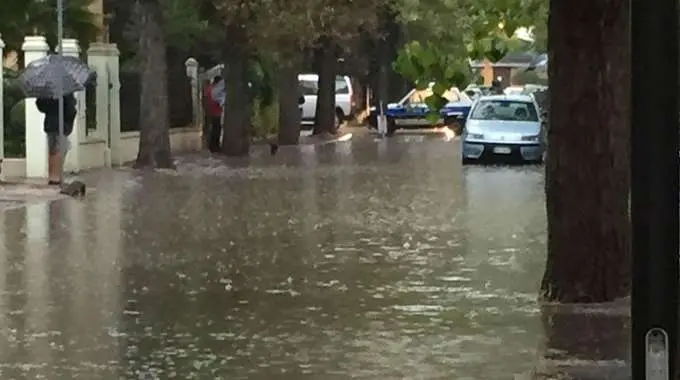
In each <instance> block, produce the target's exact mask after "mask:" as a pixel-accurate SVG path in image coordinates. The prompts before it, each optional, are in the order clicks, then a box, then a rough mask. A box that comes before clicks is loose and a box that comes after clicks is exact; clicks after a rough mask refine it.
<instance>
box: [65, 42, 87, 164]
mask: <svg viewBox="0 0 680 380" xmlns="http://www.w3.org/2000/svg"><path fill="white" fill-rule="evenodd" d="M62 44H63V46H64V55H67V56H71V57H80V45H79V44H78V40H76V39H73V38H64V39H63V41H62ZM74 95H75V97H76V102H77V109H78V113H77V114H76V119H75V121H74V123H73V132H72V133H71V135H69V136H68V139H69V142H70V143H71V150H70V151H69V152H68V154H67V155H66V162H65V163H64V171H68V172H76V173H77V172H79V171H80V170H81V168H82V164H81V163H80V160H81V158H82V155H81V152H80V145H81V144H80V143H81V142H82V141H83V140H84V139H85V136H86V133H87V132H86V128H87V118H86V116H85V112H86V109H85V108H86V104H87V103H86V98H85V96H86V95H85V91H79V92H77V93H75V94H74Z"/></svg>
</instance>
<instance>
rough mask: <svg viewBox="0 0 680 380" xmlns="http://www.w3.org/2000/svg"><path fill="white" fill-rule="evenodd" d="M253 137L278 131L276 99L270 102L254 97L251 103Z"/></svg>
mask: <svg viewBox="0 0 680 380" xmlns="http://www.w3.org/2000/svg"><path fill="white" fill-rule="evenodd" d="M251 124H252V125H253V132H252V133H253V136H252V137H254V138H264V137H267V136H269V135H272V134H275V133H277V132H278V131H279V103H278V101H277V100H276V99H273V101H272V102H261V101H260V99H258V98H256V99H255V102H254V104H253V114H252V119H251Z"/></svg>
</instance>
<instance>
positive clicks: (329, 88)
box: [314, 37, 337, 135]
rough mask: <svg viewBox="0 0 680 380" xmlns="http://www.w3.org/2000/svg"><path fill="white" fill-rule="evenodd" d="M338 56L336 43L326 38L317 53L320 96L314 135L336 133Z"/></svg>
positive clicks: (318, 97)
mask: <svg viewBox="0 0 680 380" xmlns="http://www.w3.org/2000/svg"><path fill="white" fill-rule="evenodd" d="M336 60H337V55H336V51H335V43H334V42H333V40H331V39H330V38H327V37H324V38H323V39H322V41H321V46H319V48H318V49H317V51H316V61H317V66H318V68H319V94H318V96H317V100H316V122H315V124H314V134H315V135H316V134H319V133H323V132H329V133H334V132H335V127H336V125H335V65H336V63H337V62H336Z"/></svg>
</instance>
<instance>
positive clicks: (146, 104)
mask: <svg viewBox="0 0 680 380" xmlns="http://www.w3.org/2000/svg"><path fill="white" fill-rule="evenodd" d="M136 8H137V12H138V17H139V21H140V24H139V25H141V30H140V34H139V51H143V52H144V54H142V55H141V58H142V64H141V67H142V71H141V76H142V79H143V80H142V89H141V95H140V103H141V128H140V132H139V152H138V153H137V161H136V162H135V167H136V168H173V167H174V163H173V159H172V154H171V152H170V121H169V112H168V90H167V89H168V83H167V81H168V77H167V57H166V44H165V35H164V33H163V29H162V27H161V22H162V17H163V13H162V10H161V7H160V4H159V3H158V2H157V1H153V0H148V1H140V2H138V3H137V5H136Z"/></svg>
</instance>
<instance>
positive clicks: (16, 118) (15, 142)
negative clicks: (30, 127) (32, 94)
mask: <svg viewBox="0 0 680 380" xmlns="http://www.w3.org/2000/svg"><path fill="white" fill-rule="evenodd" d="M18 77H19V72H17V71H15V70H10V69H7V68H5V70H4V77H3V78H2V79H3V81H2V85H3V86H4V87H3V90H4V91H3V99H2V104H3V116H4V120H3V121H4V127H5V136H4V137H5V156H6V157H23V156H25V153H26V135H25V131H26V121H25V118H24V104H25V101H24V93H23V91H22V90H21V87H19V83H18Z"/></svg>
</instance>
